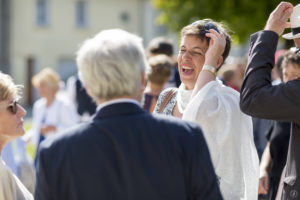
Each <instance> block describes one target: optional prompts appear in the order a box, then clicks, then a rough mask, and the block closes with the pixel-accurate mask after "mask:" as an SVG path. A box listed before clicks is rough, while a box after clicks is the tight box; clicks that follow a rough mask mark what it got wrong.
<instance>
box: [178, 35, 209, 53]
mask: <svg viewBox="0 0 300 200" xmlns="http://www.w3.org/2000/svg"><path fill="white" fill-rule="evenodd" d="M180 46H184V47H189V48H200V49H202V50H206V49H207V47H208V45H207V41H206V40H201V39H200V38H198V37H197V36H194V35H186V36H184V37H183V38H182V39H181V42H180Z"/></svg>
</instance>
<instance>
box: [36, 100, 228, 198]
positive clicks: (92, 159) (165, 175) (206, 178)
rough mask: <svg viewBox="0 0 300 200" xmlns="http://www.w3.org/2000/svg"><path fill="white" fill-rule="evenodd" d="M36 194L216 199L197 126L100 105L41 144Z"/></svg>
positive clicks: (133, 107)
mask: <svg viewBox="0 0 300 200" xmlns="http://www.w3.org/2000/svg"><path fill="white" fill-rule="evenodd" d="M35 199H36V200H41V199H42V200H46V199H49V200H50V199H51V200H68V199H70V200H98V199H102V200H121V199H122V200H123V199H127V200H148V199H149V200H160V199H164V200H171V199H172V200H176V199H178V200H183V199H203V200H204V199H205V200H209V199H211V200H218V199H222V197H221V194H220V191H219V188H218V183H217V179H216V175H215V172H214V169H213V167H212V162H211V160H210V156H209V152H208V148H207V145H206V142H205V140H204V137H203V135H202V133H201V130H200V128H199V127H198V126H197V125H195V124H190V123H185V122H183V121H182V120H179V119H178V120H175V119H173V118H166V117H163V116H160V117H153V116H151V115H150V114H148V113H147V112H145V111H144V110H142V108H141V107H139V106H138V105H136V104H134V103H129V102H128V103H127V102H123V103H117V104H112V105H108V106H105V107H104V108H102V109H100V111H98V113H97V114H96V117H95V118H94V119H93V121H91V122H89V123H85V124H81V125H79V126H77V127H75V128H73V129H71V130H68V131H66V132H65V133H63V135H62V136H60V137H58V138H55V139H53V140H51V141H50V140H48V141H47V140H46V141H45V142H44V143H43V145H42V148H41V151H40V158H39V168H38V172H37V187H36V191H35Z"/></svg>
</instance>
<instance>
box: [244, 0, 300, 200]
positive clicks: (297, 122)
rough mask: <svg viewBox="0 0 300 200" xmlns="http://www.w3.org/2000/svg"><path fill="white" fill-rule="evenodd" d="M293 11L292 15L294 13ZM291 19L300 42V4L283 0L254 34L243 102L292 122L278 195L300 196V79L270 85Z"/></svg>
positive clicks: (256, 112) (249, 110) (254, 112)
mask: <svg viewBox="0 0 300 200" xmlns="http://www.w3.org/2000/svg"><path fill="white" fill-rule="evenodd" d="M291 13H292V15H291ZM289 18H290V21H291V28H292V33H290V34H288V35H292V37H291V38H292V39H294V41H295V43H296V46H297V47H299V44H300V41H299V40H300V39H299V38H300V4H299V5H297V6H296V7H294V8H293V5H292V4H290V3H288V2H281V3H280V4H279V5H278V6H277V8H276V9H275V10H274V11H273V12H272V13H271V15H270V17H269V19H268V21H267V24H266V27H265V30H263V31H259V32H257V33H255V34H253V35H251V41H250V52H249V61H248V66H247V70H246V75H245V79H244V82H243V85H242V90H241V96H240V97H241V99H240V100H241V101H240V106H241V109H242V111H243V112H245V113H246V114H249V115H251V116H254V117H259V118H266V119H273V120H278V121H285V122H291V123H292V126H291V130H292V131H291V137H290V143H289V150H288V157H287V162H286V170H285V172H283V173H284V174H283V176H282V179H281V185H280V186H279V190H278V193H277V197H278V198H277V199H291V200H295V199H300V178H299V177H298V176H299V174H300V146H299V144H300V79H299V78H297V79H295V80H291V81H288V82H287V83H282V84H279V85H275V86H272V85H271V70H272V68H273V66H274V55H275V51H276V46H277V42H278V38H279V36H280V35H281V34H282V33H283V31H284V29H285V28H286V27H288V26H289V23H288V19H289Z"/></svg>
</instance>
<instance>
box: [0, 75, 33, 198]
mask: <svg viewBox="0 0 300 200" xmlns="http://www.w3.org/2000/svg"><path fill="white" fill-rule="evenodd" d="M20 88H21V86H19V85H15V84H14V82H13V81H12V79H11V77H10V76H9V75H6V74H3V73H1V72H0V152H1V153H2V150H3V148H4V146H5V145H6V144H7V143H9V142H10V141H12V140H14V139H16V138H17V137H20V136H23V135H24V133H25V130H24V128H23V117H24V116H25V115H26V111H25V110H24V108H23V107H22V106H20V105H19V104H18V99H19V97H20V96H19V95H20ZM0 199H1V200H2V199H3V200H33V197H32V195H31V194H30V192H29V191H28V190H27V189H26V188H25V186H24V185H23V184H22V183H21V182H20V180H19V179H18V178H17V177H16V175H14V174H13V173H12V171H11V170H10V169H9V168H8V167H7V166H6V164H5V163H4V161H3V160H2V156H1V160H0Z"/></svg>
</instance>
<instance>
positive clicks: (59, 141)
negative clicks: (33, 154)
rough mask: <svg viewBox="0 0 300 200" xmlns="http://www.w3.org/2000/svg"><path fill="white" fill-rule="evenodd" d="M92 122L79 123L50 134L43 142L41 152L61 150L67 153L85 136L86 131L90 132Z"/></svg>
mask: <svg viewBox="0 0 300 200" xmlns="http://www.w3.org/2000/svg"><path fill="white" fill-rule="evenodd" d="M91 128H92V124H91V123H90V122H88V123H81V124H77V125H75V126H73V127H71V128H69V129H66V130H65V131H62V132H61V133H58V134H55V135H53V136H50V137H49V138H47V139H46V140H44V141H43V142H42V144H41V152H49V153H50V152H60V153H65V152H67V151H68V150H69V149H72V147H73V145H75V143H76V142H77V141H80V139H81V138H82V137H84V133H87V132H90V130H91Z"/></svg>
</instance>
